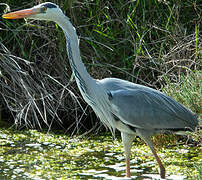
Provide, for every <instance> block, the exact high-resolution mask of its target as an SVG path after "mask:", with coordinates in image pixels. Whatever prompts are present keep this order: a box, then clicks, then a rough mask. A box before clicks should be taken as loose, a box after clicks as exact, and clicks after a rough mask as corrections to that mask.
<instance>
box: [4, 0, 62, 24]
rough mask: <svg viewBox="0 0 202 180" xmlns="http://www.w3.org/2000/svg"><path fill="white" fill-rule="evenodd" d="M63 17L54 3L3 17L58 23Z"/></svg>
mask: <svg viewBox="0 0 202 180" xmlns="http://www.w3.org/2000/svg"><path fill="white" fill-rule="evenodd" d="M61 15H63V13H62V10H61V9H60V8H59V7H58V6H57V5H56V4H54V3H51V2H46V3H42V4H39V5H37V6H34V7H33V8H30V9H24V10H20V11H15V12H11V13H7V14H4V15H3V16H2V17H3V18H5V19H20V18H28V19H37V20H50V21H57V19H59V18H61Z"/></svg>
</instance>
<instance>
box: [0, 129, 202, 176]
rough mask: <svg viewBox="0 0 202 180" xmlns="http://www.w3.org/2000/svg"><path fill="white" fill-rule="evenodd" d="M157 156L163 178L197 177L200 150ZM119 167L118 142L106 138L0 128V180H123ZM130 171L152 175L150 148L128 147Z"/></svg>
mask: <svg viewBox="0 0 202 180" xmlns="http://www.w3.org/2000/svg"><path fill="white" fill-rule="evenodd" d="M89 136H90V135H89ZM158 154H159V156H160V157H161V159H162V160H163V162H164V164H165V166H166V170H167V175H178V176H182V177H186V178H185V179H194V178H197V177H198V176H199V175H198V174H199V169H201V168H200V166H201V163H202V161H201V149H200V147H197V146H187V145H185V144H181V145H179V144H178V145H175V146H169V145H166V146H164V147H162V148H161V149H160V150H159V152H158ZM124 162H125V161H124V152H123V146H122V143H121V139H120V137H119V136H118V137H117V138H116V139H112V137H111V135H110V134H109V133H106V134H101V135H96V136H90V137H87V136H72V137H70V136H68V135H64V134H62V133H53V132H51V133H50V132H49V133H46V132H40V131H36V130H25V131H17V130H13V129H0V178H1V179H2V178H4V179H113V178H114V177H116V178H118V177H119V178H120V177H124V172H125V164H124ZM131 171H132V175H133V177H134V179H143V177H142V176H143V175H145V174H158V166H157V164H156V162H155V159H154V157H153V156H152V153H151V151H150V149H149V148H148V147H147V146H146V145H145V144H144V143H142V142H139V141H135V142H134V145H133V147H132V157H131Z"/></svg>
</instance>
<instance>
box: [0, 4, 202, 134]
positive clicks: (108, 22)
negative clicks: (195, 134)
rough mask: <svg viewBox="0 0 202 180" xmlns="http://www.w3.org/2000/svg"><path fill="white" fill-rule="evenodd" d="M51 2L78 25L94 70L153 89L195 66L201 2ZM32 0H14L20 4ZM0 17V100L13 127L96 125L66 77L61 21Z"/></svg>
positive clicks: (84, 54) (98, 74)
mask: <svg viewBox="0 0 202 180" xmlns="http://www.w3.org/2000/svg"><path fill="white" fill-rule="evenodd" d="M53 2H57V4H59V5H60V6H61V7H62V10H63V11H64V12H65V13H66V14H67V15H68V16H69V17H70V18H71V21H72V22H73V24H74V26H75V27H77V32H78V35H79V38H80V49H81V55H82V59H83V61H84V63H85V64H86V66H87V68H88V71H89V72H90V74H91V75H92V76H93V77H94V78H104V77H110V76H113V77H119V78H122V79H127V80H129V81H132V82H135V83H140V84H143V85H147V86H150V87H153V88H156V89H160V88H163V87H165V86H166V85H167V84H168V82H169V84H171V83H179V82H181V81H182V78H181V77H182V75H183V77H188V76H190V75H191V74H193V72H195V71H198V70H200V68H201V67H200V61H201V45H202V41H201V39H202V38H201V34H200V31H199V27H200V21H201V17H200V8H198V6H196V2H195V1H193V0H191V1H189V2H170V3H167V1H161V2H159V1H154V2H152V1H148V2H147V3H146V2H145V1H128V2H127V3H126V2H125V1H117V2H116V1H113V2H111V1H102V0H100V1H89V0H86V1H84V2H83V1H72V3H66V2H67V1H53ZM5 3H6V2H5ZM180 3H181V4H180ZM183 3H184V4H183ZM18 5H19V3H17V2H16V1H13V2H11V4H10V6H11V7H12V9H16V8H15V7H18ZM22 5H23V7H22ZM32 5H33V2H32V3H31V4H30V3H29V4H27V2H24V3H23V2H20V5H19V8H24V7H31V6H32ZM2 7H3V6H1V8H2ZM70 7H71V8H70ZM4 8H5V7H4ZM4 8H2V9H4ZM190 14H191V15H190ZM188 15H190V16H188ZM188 17H189V18H188ZM193 20H194V22H193ZM0 25H1V29H0V40H1V45H0V53H1V54H0V90H1V92H0V100H1V104H0V105H1V106H3V109H4V110H3V112H4V113H3V114H5V112H6V111H7V112H8V115H7V116H8V117H6V119H7V118H11V117H12V118H13V119H14V121H15V124H16V125H17V126H20V127H24V126H29V127H36V126H37V127H41V126H44V125H46V126H48V127H49V128H51V127H52V125H53V124H54V125H55V124H58V125H60V126H65V127H66V128H67V129H68V130H70V129H71V131H72V132H75V131H76V132H78V131H79V128H81V129H85V130H86V129H90V128H92V127H98V126H97V125H99V123H98V121H97V120H96V119H95V116H94V114H92V113H91V112H92V110H91V109H89V108H88V107H87V106H86V104H85V103H83V100H82V98H81V96H80V93H79V92H78V89H77V87H76V85H75V83H74V82H73V79H72V78H71V76H72V73H71V69H70V67H69V63H68V58H67V54H66V47H65V38H64V35H63V33H62V31H61V29H60V28H59V27H58V26H57V25H55V24H54V23H50V22H49V23H47V22H38V21H28V22H27V23H25V21H24V20H16V21H8V20H4V21H1V22H0ZM196 86H197V85H196ZM168 88H169V87H168ZM170 95H171V96H172V95H173V94H172V93H170ZM186 98H190V99H192V97H186ZM79 102H80V103H81V106H80V104H79ZM189 102H191V101H189ZM81 107H82V108H81ZM197 107H198V106H197ZM194 111H195V110H194ZM196 112H200V110H197V111H196ZM56 122H57V123H56ZM75 127H76V128H75Z"/></svg>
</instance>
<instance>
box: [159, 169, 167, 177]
mask: <svg viewBox="0 0 202 180" xmlns="http://www.w3.org/2000/svg"><path fill="white" fill-rule="evenodd" d="M160 176H161V179H165V178H166V170H165V168H164V167H163V166H162V167H160Z"/></svg>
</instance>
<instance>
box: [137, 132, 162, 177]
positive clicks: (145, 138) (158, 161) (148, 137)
mask: <svg viewBox="0 0 202 180" xmlns="http://www.w3.org/2000/svg"><path fill="white" fill-rule="evenodd" d="M139 134H141V137H142V138H143V139H144V140H145V142H146V143H147V145H148V146H149V148H150V149H151V151H152V153H153V155H154V157H155V159H156V161H157V163H158V165H159V168H160V176H161V178H162V179H165V176H166V170H165V167H164V166H163V164H162V162H161V160H160V158H159V157H158V155H157V153H156V150H155V148H154V145H153V142H152V140H151V138H150V136H145V134H143V133H139Z"/></svg>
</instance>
